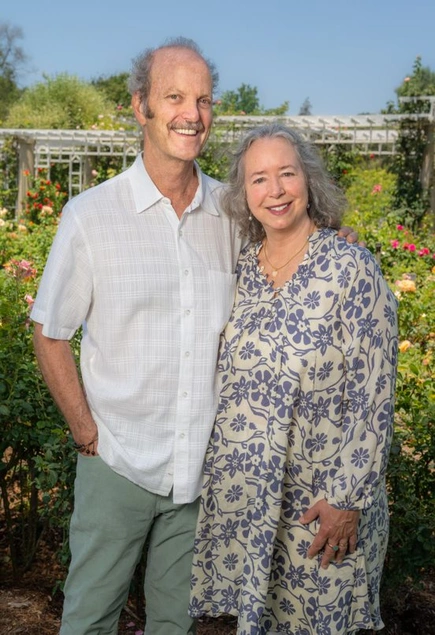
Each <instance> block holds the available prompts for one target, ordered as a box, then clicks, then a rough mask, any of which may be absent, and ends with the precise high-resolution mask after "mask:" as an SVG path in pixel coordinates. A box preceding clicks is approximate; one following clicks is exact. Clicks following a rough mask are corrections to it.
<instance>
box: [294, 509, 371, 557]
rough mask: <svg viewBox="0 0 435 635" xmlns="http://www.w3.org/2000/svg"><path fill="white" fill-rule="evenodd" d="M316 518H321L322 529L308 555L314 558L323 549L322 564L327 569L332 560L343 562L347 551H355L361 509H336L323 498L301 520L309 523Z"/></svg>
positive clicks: (306, 523) (304, 523)
mask: <svg viewBox="0 0 435 635" xmlns="http://www.w3.org/2000/svg"><path fill="white" fill-rule="evenodd" d="M316 518H319V520H320V529H319V531H318V533H317V536H316V537H315V538H314V540H313V542H312V544H311V546H310V548H309V549H308V557H309V558H314V556H315V555H316V554H317V553H319V551H321V550H322V549H323V550H324V551H323V557H322V561H321V566H322V568H323V569H327V568H328V566H329V563H330V562H331V560H336V562H338V563H340V562H343V559H344V557H345V555H346V553H353V552H354V551H355V548H356V543H357V529H358V521H359V511H346V510H342V509H336V508H335V507H332V505H330V504H329V503H328V502H327V501H326V500H321V501H318V502H317V503H316V504H315V505H313V506H312V507H310V509H309V510H308V511H306V512H305V514H303V516H301V518H300V519H299V522H301V523H302V524H303V525H308V523H311V522H312V521H313V520H315V519H316ZM336 547H338V549H337V548H336Z"/></svg>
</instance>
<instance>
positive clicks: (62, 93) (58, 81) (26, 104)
mask: <svg viewBox="0 0 435 635" xmlns="http://www.w3.org/2000/svg"><path fill="white" fill-rule="evenodd" d="M113 111H114V108H113V104H111V103H110V102H109V101H108V100H107V99H106V97H105V96H104V95H103V94H102V93H101V92H100V91H99V90H97V89H96V88H95V86H92V85H91V84H89V83H87V82H84V81H82V80H80V79H78V77H75V76H74V75H68V74H66V73H62V74H60V75H57V76H55V77H45V81H44V82H39V83H37V84H35V85H34V86H32V87H31V88H28V89H27V90H26V91H25V92H24V93H23V95H22V97H21V98H20V100H19V101H18V102H17V103H16V104H14V105H13V106H12V108H11V109H10V112H9V115H8V117H7V120H6V125H7V126H8V127H10V128H65V129H68V128H91V127H92V126H94V127H96V126H97V125H98V123H99V121H100V120H101V119H102V118H103V117H105V116H108V115H110V114H111V113H112V112H113Z"/></svg>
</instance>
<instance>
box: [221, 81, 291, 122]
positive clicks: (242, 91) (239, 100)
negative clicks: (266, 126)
mask: <svg viewBox="0 0 435 635" xmlns="http://www.w3.org/2000/svg"><path fill="white" fill-rule="evenodd" d="M288 106H289V104H288V102H287V101H285V102H284V103H283V104H281V105H280V106H277V107H276V108H270V109H266V108H263V107H262V106H261V105H260V100H259V97H258V89H257V87H256V86H251V85H250V84H241V85H240V86H239V88H238V89H237V90H226V91H224V92H223V93H222V96H221V97H220V99H218V100H216V102H215V115H217V116H219V115H270V116H272V115H277V116H279V115H285V114H286V112H287V110H288Z"/></svg>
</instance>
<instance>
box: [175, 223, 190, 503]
mask: <svg viewBox="0 0 435 635" xmlns="http://www.w3.org/2000/svg"><path fill="white" fill-rule="evenodd" d="M186 217H187V215H184V216H182V218H181V220H180V222H179V225H178V230H177V236H176V240H177V252H178V262H179V276H180V277H179V280H180V312H181V315H180V365H179V378H178V399H177V416H176V422H175V426H176V427H175V441H174V495H175V496H177V498H180V497H185V496H187V495H188V469H189V446H190V435H189V430H190V422H191V420H192V398H193V395H192V390H193V370H194V369H193V366H194V345H195V333H194V327H195V296H194V271H193V264H192V258H191V254H190V249H189V246H188V243H187V242H186V238H185V227H186Z"/></svg>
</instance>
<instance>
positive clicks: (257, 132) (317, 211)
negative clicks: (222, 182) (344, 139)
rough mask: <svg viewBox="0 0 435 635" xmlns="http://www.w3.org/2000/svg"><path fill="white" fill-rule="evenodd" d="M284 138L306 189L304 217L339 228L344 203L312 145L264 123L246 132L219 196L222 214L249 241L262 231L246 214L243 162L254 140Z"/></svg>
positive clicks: (279, 126)
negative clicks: (299, 169)
mask: <svg viewBox="0 0 435 635" xmlns="http://www.w3.org/2000/svg"><path fill="white" fill-rule="evenodd" d="M277 138H278V139H280V138H281V139H285V140H286V141H288V143H289V144H290V145H291V146H292V147H293V149H294V150H295V152H296V155H297V157H298V159H299V161H300V164H301V167H302V171H303V173H304V176H305V181H306V184H307V189H308V202H309V209H308V215H309V217H310V218H311V219H312V220H313V221H314V223H315V224H316V226H317V227H319V228H320V227H332V228H334V229H338V228H339V227H340V222H341V218H342V216H343V213H344V210H345V209H346V206H347V202H346V198H345V196H344V194H343V192H342V191H341V190H340V188H339V187H338V186H337V185H336V184H335V183H334V181H333V179H332V177H331V176H330V175H329V174H328V172H327V170H326V168H325V166H324V163H323V161H322V159H321V157H320V155H319V153H318V151H317V149H316V148H315V147H314V145H313V144H312V143H310V142H308V141H306V140H305V139H304V138H303V137H302V136H301V135H300V134H299V133H298V132H296V131H295V130H293V129H292V128H288V127H287V126H284V125H282V124H279V123H272V124H266V125H264V126H261V127H259V128H254V129H253V130H251V131H249V132H248V133H247V134H246V135H245V136H244V137H243V139H242V141H241V142H240V144H239V146H238V148H237V150H236V151H235V152H234V154H233V160H232V163H231V167H230V170H229V174H228V188H226V189H225V192H224V194H223V196H222V205H223V209H224V210H225V212H226V213H227V214H228V215H229V216H230V217H231V218H234V220H235V221H236V223H237V224H238V226H239V229H240V235H241V236H245V237H247V238H249V240H250V241H252V242H257V241H258V240H262V239H263V238H264V236H265V231H264V228H263V226H262V225H261V223H260V222H259V221H258V220H257V219H256V218H254V217H252V219H251V220H250V219H249V217H250V211H249V208H248V204H247V202H246V191H245V162H244V158H245V155H246V152H247V151H248V150H249V148H250V147H251V145H252V144H253V143H254V142H255V141H257V140H258V139H277Z"/></svg>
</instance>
